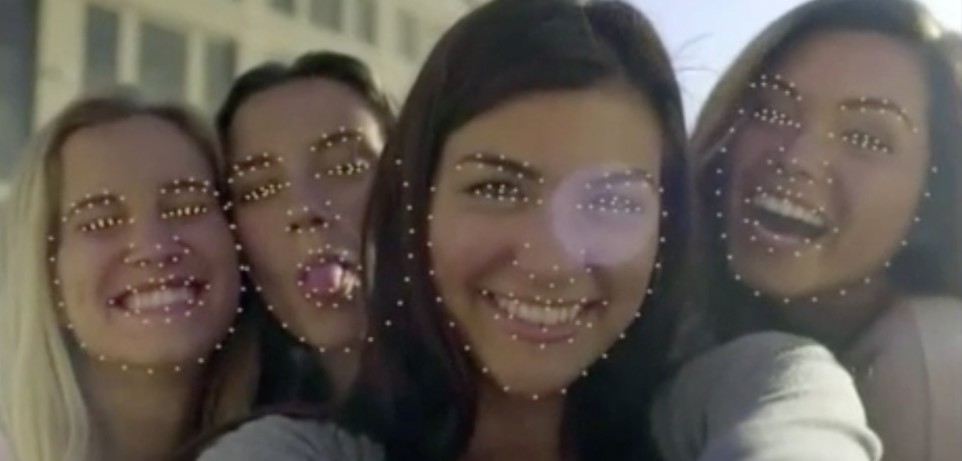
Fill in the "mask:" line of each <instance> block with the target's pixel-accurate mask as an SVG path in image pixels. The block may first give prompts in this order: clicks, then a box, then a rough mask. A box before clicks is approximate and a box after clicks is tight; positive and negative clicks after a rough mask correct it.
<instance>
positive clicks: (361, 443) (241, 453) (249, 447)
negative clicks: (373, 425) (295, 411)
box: [197, 415, 384, 461]
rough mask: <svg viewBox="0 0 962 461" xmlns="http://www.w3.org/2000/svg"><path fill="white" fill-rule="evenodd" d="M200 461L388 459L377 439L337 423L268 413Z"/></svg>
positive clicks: (203, 455)
mask: <svg viewBox="0 0 962 461" xmlns="http://www.w3.org/2000/svg"><path fill="white" fill-rule="evenodd" d="M197 459H198V461H274V460H277V461H384V453H383V450H381V447H379V446H378V445H377V444H375V443H374V442H371V441H370V440H368V439H367V438H365V437H361V436H355V435H352V434H349V433H347V432H345V431H344V430H341V429H339V428H337V427H336V426H335V425H333V424H329V423H321V422H317V421H312V420H303V419H291V418H287V417H284V416H273V415H272V416H265V417H263V418H260V419H257V420H254V421H251V422H249V423H247V424H244V425H243V426H241V427H240V428H238V429H237V430H236V431H234V432H231V433H229V434H227V435H225V436H224V437H222V438H221V439H220V440H218V441H217V442H216V443H215V444H214V445H213V446H211V447H210V448H208V449H207V450H206V451H204V452H203V453H202V454H201V455H200V457H199V458H197Z"/></svg>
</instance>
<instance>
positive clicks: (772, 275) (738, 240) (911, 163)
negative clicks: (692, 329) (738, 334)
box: [723, 32, 933, 299]
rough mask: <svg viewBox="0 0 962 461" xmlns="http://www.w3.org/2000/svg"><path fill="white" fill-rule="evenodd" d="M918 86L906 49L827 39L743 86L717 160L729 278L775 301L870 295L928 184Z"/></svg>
mask: <svg viewBox="0 0 962 461" xmlns="http://www.w3.org/2000/svg"><path fill="white" fill-rule="evenodd" d="M925 81H926V80H925V74H924V71H923V68H922V66H921V62H920V60H919V58H918V57H917V55H916V54H915V53H914V52H913V50H912V49H911V48H909V47H908V46H907V45H903V44H902V43H901V42H899V41H896V40H893V39H890V38H887V37H886V36H883V35H879V34H875V33H865V32H834V33H830V34H823V35H820V36H817V37H815V38H812V39H809V40H807V41H806V42H804V43H803V44H801V45H800V46H799V47H797V48H795V49H794V51H793V52H792V54H791V55H790V56H789V57H788V59H786V60H784V61H783V62H782V64H781V65H780V66H778V67H777V68H775V69H773V70H772V71H770V72H769V73H768V74H767V75H765V76H761V77H760V78H759V79H758V80H756V81H755V82H753V83H752V88H751V89H750V90H749V93H748V94H749V97H748V101H749V103H748V104H747V105H746V106H745V107H744V113H743V116H744V119H743V121H742V122H741V124H740V125H738V126H737V128H736V131H735V132H734V135H733V137H732V139H731V141H730V143H729V144H728V146H727V153H725V154H723V155H728V156H729V159H728V161H727V165H728V166H729V167H730V168H731V171H730V176H729V177H730V184H729V185H728V187H729V194H728V195H727V209H725V210H723V211H724V215H725V218H726V219H725V223H726V234H727V238H728V239H727V241H728V250H729V252H730V255H729V259H730V261H731V268H732V270H733V271H734V272H735V274H736V276H737V277H740V278H741V279H742V280H743V281H744V282H746V283H747V284H748V285H750V286H751V287H753V288H754V289H756V290H759V291H761V292H763V293H765V294H768V295H770V296H775V297H780V298H786V299H788V298H795V297H800V296H816V295H819V294H822V293H825V292H827V291H829V290H840V292H842V293H844V292H845V289H846V288H847V287H849V286H850V285H852V284H854V283H861V284H864V283H866V282H869V283H871V280H872V278H873V277H874V276H876V275H877V274H878V273H879V272H880V271H882V270H883V269H884V267H885V266H886V264H887V262H888V261H889V260H890V259H891V258H892V257H893V256H894V255H895V253H896V252H897V251H898V250H899V248H900V247H901V245H902V242H903V239H905V238H906V236H907V233H908V231H909V229H910V227H911V226H912V224H913V223H914V221H915V213H916V209H917V208H918V203H919V200H920V197H922V195H923V192H924V190H925V184H926V180H927V176H928V175H929V174H933V173H932V172H931V171H930V168H929V156H930V152H929V142H928V130H929V121H928V118H927V116H928V111H927V106H928V95H927V91H926V83H925Z"/></svg>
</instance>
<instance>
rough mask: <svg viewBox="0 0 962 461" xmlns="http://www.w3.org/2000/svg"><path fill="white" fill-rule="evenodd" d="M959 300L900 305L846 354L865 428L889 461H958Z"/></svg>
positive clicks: (961, 417)
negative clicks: (862, 405)
mask: <svg viewBox="0 0 962 461" xmlns="http://www.w3.org/2000/svg"><path fill="white" fill-rule="evenodd" d="M960 350H962V302H960V301H959V300H958V299H954V298H947V297H912V298H905V299H902V300H900V301H899V302H898V303H896V304H895V305H893V306H892V307H891V308H890V309H888V310H886V311H885V312H883V313H882V314H881V315H880V316H879V318H878V319H876V321H875V322H874V323H873V324H872V325H871V326H870V327H869V328H868V329H867V330H865V331H864V332H863V333H862V334H861V336H860V337H859V338H858V339H857V340H856V341H855V342H854V344H853V346H852V348H851V349H850V350H848V351H846V354H845V360H846V361H847V362H848V363H849V364H850V365H851V366H852V369H853V371H854V372H855V375H856V378H857V380H858V386H859V390H860V392H861V394H862V397H863V400H864V402H865V407H866V411H867V413H868V416H869V422H870V423H871V424H872V426H873V427H874V428H875V429H876V431H877V432H878V433H879V435H880V436H881V437H882V440H883V441H884V442H885V445H886V451H887V452H889V453H892V454H893V459H918V458H921V457H924V454H925V453H930V456H931V459H933V460H942V459H959V457H960V456H962V451H960V446H959V444H958V434H959V433H960V432H962V361H960V360H959V351H960Z"/></svg>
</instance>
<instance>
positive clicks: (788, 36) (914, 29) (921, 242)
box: [691, 0, 962, 340]
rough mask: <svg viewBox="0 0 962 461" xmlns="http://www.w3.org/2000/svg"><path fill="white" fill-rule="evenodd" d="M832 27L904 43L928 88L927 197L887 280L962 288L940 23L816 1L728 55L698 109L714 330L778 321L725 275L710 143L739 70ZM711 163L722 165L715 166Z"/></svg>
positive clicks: (898, 285) (950, 105)
mask: <svg viewBox="0 0 962 461" xmlns="http://www.w3.org/2000/svg"><path fill="white" fill-rule="evenodd" d="M836 31H864V32H875V33H879V34H883V35H885V36H887V37H890V38H892V39H894V40H898V41H899V42H901V43H904V44H906V45H907V46H909V47H911V48H912V49H913V50H915V52H916V53H917V55H918V56H919V57H920V61H921V62H922V63H923V66H924V70H925V73H926V77H927V82H926V83H927V87H928V90H929V100H928V112H929V113H928V115H929V117H928V119H929V124H930V125H929V130H928V136H929V140H930V143H929V145H930V149H931V152H932V155H931V161H930V167H934V168H937V171H938V173H937V174H935V175H927V176H928V177H929V181H928V184H927V188H926V190H927V191H928V192H929V193H930V194H931V195H930V198H928V199H921V200H920V201H919V208H918V213H917V216H918V217H919V218H920V222H919V223H917V224H915V225H913V227H912V230H911V231H910V233H909V235H908V236H907V241H908V246H907V247H906V248H903V249H901V250H900V251H899V252H898V253H897V254H896V255H895V258H894V259H893V261H892V264H891V267H890V269H888V270H889V276H890V280H891V281H892V282H893V285H894V288H895V289H896V290H897V291H898V292H900V293H903V294H908V295H948V296H954V297H962V182H960V181H962V178H960V176H959V175H960V173H962V94H960V88H959V85H958V84H957V83H956V82H955V80H954V78H953V72H952V67H951V64H950V61H949V59H948V57H947V56H946V54H947V53H946V50H945V44H943V43H941V40H940V37H941V29H940V28H939V26H938V24H937V22H936V21H935V20H934V18H932V16H931V15H930V13H929V12H928V11H927V10H926V9H925V8H924V7H922V6H921V5H919V4H918V3H916V2H914V1H911V0H816V1H813V2H811V3H807V4H805V5H802V6H800V7H798V8H797V9H795V10H794V11H792V12H790V13H788V14H786V15H785V16H784V17H783V18H782V19H780V20H778V21H777V22H776V23H774V24H773V25H772V26H770V27H769V28H768V29H767V30H766V31H764V32H763V33H762V34H761V35H760V36H759V37H758V38H756V39H755V40H754V41H753V42H752V44H750V45H749V47H748V48H747V49H746V50H745V51H744V52H743V53H742V55H741V56H740V57H738V58H737V59H736V60H735V64H733V66H732V67H731V68H730V69H729V70H728V71H727V72H726V74H725V75H724V76H723V77H722V79H721V81H720V83H719V85H718V86H717V87H716V88H715V90H714V91H713V92H712V94H711V96H710V97H709V100H708V102H707V104H706V105H705V109H704V111H703V112H702V114H701V115H700V117H699V122H698V125H697V127H696V130H695V135H694V138H693V141H692V147H691V152H692V154H693V155H695V156H696V158H695V159H694V160H693V162H692V163H693V165H695V174H694V177H695V182H696V184H697V187H698V191H697V198H698V200H697V207H698V208H699V210H700V211H699V213H698V214H699V215H700V216H701V217H702V220H703V221H704V222H703V225H704V226H706V227H705V228H706V231H705V232H704V234H703V235H705V236H707V237H710V238H712V240H711V242H710V243H708V246H709V252H708V257H707V264H708V267H709V271H710V275H709V277H710V282H709V290H710V292H711V297H712V298H713V299H719V300H724V302H723V303H720V304H718V305H714V306H712V312H710V313H709V314H708V316H709V318H711V322H710V323H712V324H713V325H714V326H715V327H716V331H717V332H718V333H719V334H720V337H721V338H720V339H722V340H725V339H730V338H732V337H735V336H738V335H741V334H744V333H746V332H748V331H752V330H758V329H768V328H773V327H774V328H781V327H782V325H779V324H778V322H777V321H776V320H775V318H774V317H773V316H772V309H767V308H766V305H767V303H768V302H769V301H767V300H764V299H762V300H759V299H758V298H756V297H754V296H753V295H752V294H751V293H750V291H749V289H748V288H747V287H745V286H744V285H742V284H741V283H737V282H735V281H734V280H733V279H732V276H731V275H730V274H729V269H728V265H727V262H726V260H725V255H726V254H727V250H726V249H725V242H723V241H721V240H719V239H718V238H717V237H716V236H718V235H720V234H721V233H722V232H723V230H721V228H720V227H719V226H720V223H719V220H715V219H710V218H709V217H711V216H714V215H715V214H716V213H717V212H718V211H719V209H718V208H717V205H713V204H717V203H721V201H720V200H718V197H716V196H715V195H714V194H715V191H716V190H722V191H724V190H725V189H726V188H727V186H728V184H729V178H728V174H726V173H725V172H728V171H729V168H723V167H724V162H725V159H726V158H729V156H726V155H718V154H719V149H718V148H719V147H721V144H723V142H724V139H725V138H726V136H728V134H727V133H728V130H729V128H730V127H731V126H732V124H733V122H734V120H735V119H736V118H737V116H736V114H735V111H736V109H737V108H738V107H739V104H740V102H742V100H743V98H745V97H746V96H745V93H744V90H745V89H746V88H748V83H749V79H752V78H755V77H756V76H757V75H759V74H760V73H762V72H764V71H766V70H767V69H772V68H774V67H775V66H777V65H778V64H780V63H781V62H782V61H783V60H785V59H790V58H791V53H792V51H793V50H795V49H797V48H798V47H799V46H800V45H802V44H804V43H805V42H806V41H808V40H811V39H812V38H813V37H815V36H817V35H820V34H826V33H831V32H836ZM719 168H721V170H722V171H723V174H716V173H717V171H718V170H719Z"/></svg>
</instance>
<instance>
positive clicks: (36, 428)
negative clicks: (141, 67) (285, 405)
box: [0, 96, 246, 461]
mask: <svg viewBox="0 0 962 461" xmlns="http://www.w3.org/2000/svg"><path fill="white" fill-rule="evenodd" d="M141 115H143V116H153V117H157V118H160V119H162V120H165V121H167V122H170V123H172V124H173V125H175V126H176V127H178V128H179V129H180V130H181V131H182V132H183V133H185V134H186V135H187V136H188V137H190V138H191V139H192V140H193V141H194V142H195V143H196V144H197V145H198V146H199V147H200V148H201V151H202V152H203V154H204V157H205V159H206V160H207V161H208V162H209V164H210V166H211V168H212V171H213V173H214V175H215V177H216V178H217V179H218V187H219V188H220V189H221V191H223V187H222V184H223V183H222V182H220V179H222V178H224V174H223V160H222V157H221V154H220V151H219V149H218V147H217V144H216V141H215V139H216V138H215V137H214V136H213V135H212V133H211V132H210V130H209V129H208V128H207V127H206V126H205V125H204V124H202V123H200V122H199V121H198V119H197V118H195V117H194V116H193V115H192V114H191V113H190V112H189V111H187V110H186V109H183V108H180V107H177V106H172V105H149V104H144V103H141V102H139V101H137V100H135V99H133V98H131V97H121V96H99V97H88V98H84V99H81V100H79V101H77V102H75V103H73V104H71V105H70V106H68V107H67V108H66V109H64V110H63V111H62V112H61V113H60V114H59V115H58V116H57V117H56V118H55V119H54V120H53V121H52V122H51V123H50V124H49V125H48V126H47V127H46V128H45V129H44V130H43V131H42V132H41V133H40V134H39V135H38V136H37V137H36V138H35V139H34V140H33V142H32V144H31V146H30V147H29V149H28V151H27V153H26V155H25V158H24V159H23V162H22V164H21V165H20V167H19V169H18V171H17V173H16V175H15V179H14V183H13V187H12V190H11V195H10V197H9V201H8V203H7V210H6V213H5V215H6V216H5V219H4V221H5V222H4V223H3V224H4V226H5V228H6V229H5V231H4V232H0V235H2V237H3V238H4V239H5V240H4V241H3V245H2V250H0V254H3V258H4V259H3V260H2V261H0V266H2V270H0V276H2V279H0V286H2V287H3V291H2V293H0V373H2V375H0V430H2V431H3V432H4V433H5V435H6V437H7V439H8V440H9V442H10V446H11V449H12V452H13V456H14V459H16V460H18V461H84V460H86V459H88V457H89V456H91V454H92V453H93V452H94V451H95V447H94V446H93V445H94V444H93V442H92V440H93V437H92V436H93V435H94V432H95V428H92V427H91V422H90V416H89V414H88V408H87V406H86V404H85V402H84V395H83V391H82V389H81V387H80V384H79V382H78V378H77V370H76V369H75V367H74V363H73V361H72V360H71V348H70V347H69V346H68V341H67V339H66V338H65V335H64V330H63V329H62V327H61V324H60V322H59V320H58V315H57V312H56V309H55V303H54V299H53V284H52V280H53V277H52V274H51V272H52V266H51V265H50V264H49V263H48V260H49V258H50V257H51V250H52V249H51V246H52V244H51V243H50V241H48V239H50V238H51V237H48V236H52V238H53V239H55V238H56V235H55V233H56V231H57V228H58V227H57V226H56V225H55V223H56V219H55V217H56V216H58V215H59V211H58V208H59V186H60V178H61V174H62V171H61V167H60V165H61V155H62V152H61V151H62V148H63V145H64V143H65V142H66V141H67V140H68V139H69V138H70V137H71V136H72V135H73V134H75V133H76V132H78V131H80V130H83V129H85V128H89V127H94V126H98V125H103V124H108V123H111V122H116V121H120V120H123V119H126V118H130V117H134V116H141ZM221 195H222V196H226V194H221ZM229 355H230V354H228V356H229ZM222 359H223V356H221V360H220V361H221V362H223V361H224V360H222ZM227 361H229V360H227ZM217 370H218V369H217V367H216V365H212V369H211V370H210V371H209V372H208V373H216V372H217ZM208 378H211V377H210V376H208ZM215 380H216V379H215ZM210 382H211V379H208V386H207V387H208V389H207V391H208V392H210V391H211V390H212V389H213V390H215V391H218V392H219V391H220V390H221V388H220V387H221V386H219V385H218V386H211V385H210ZM224 382H226V380H225V381H224ZM224 392H225V393H226V392H227V391H224ZM241 394H242V395H241V396H239V397H236V398H237V399H240V400H244V399H245V398H246V396H245V395H243V394H244V393H241ZM218 395H219V394H218ZM232 395H236V394H232ZM214 397H215V398H216V397H217V395H215V396H214ZM245 403H246V402H245ZM241 406H245V405H243V404H242V405H241ZM219 408H220V406H219V405H216V404H211V403H209V402H206V403H205V405H204V407H203V408H202V409H200V411H201V413H202V414H201V415H200V417H199V421H200V422H201V424H205V423H206V424H214V422H213V421H211V419H220V418H211V417H208V416H205V414H208V413H217V412H220V411H223V410H222V409H219ZM232 416H236V412H235V413H234V414H231V415H228V416H225V417H232Z"/></svg>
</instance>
